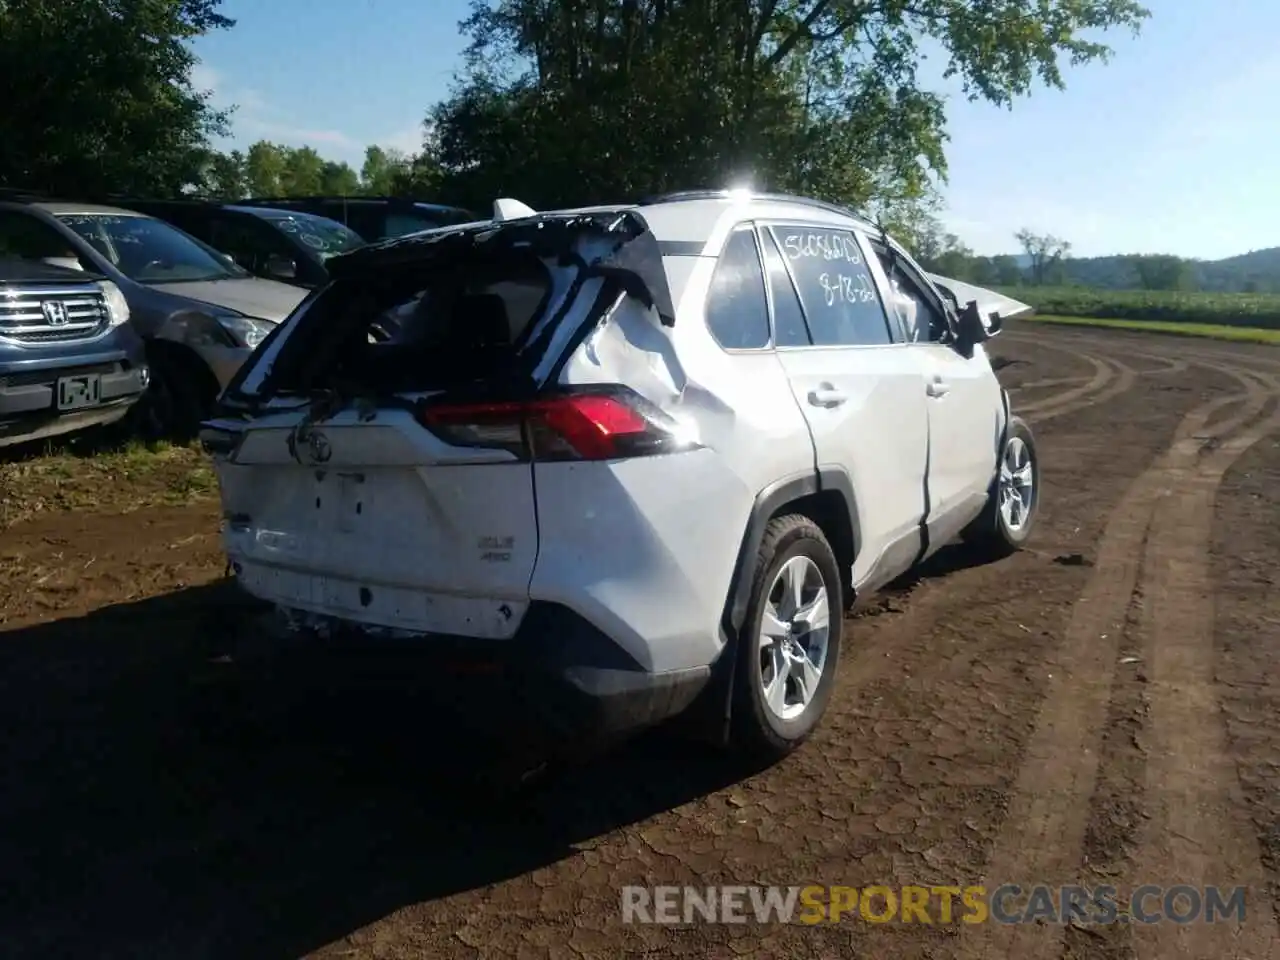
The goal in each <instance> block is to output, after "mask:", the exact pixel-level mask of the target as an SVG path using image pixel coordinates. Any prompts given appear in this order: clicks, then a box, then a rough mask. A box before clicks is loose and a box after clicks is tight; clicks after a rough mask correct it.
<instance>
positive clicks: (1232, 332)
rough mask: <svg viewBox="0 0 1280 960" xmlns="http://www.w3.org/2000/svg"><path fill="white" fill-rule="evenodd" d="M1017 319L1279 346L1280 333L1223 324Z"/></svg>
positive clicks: (1045, 317) (1108, 319)
mask: <svg viewBox="0 0 1280 960" xmlns="http://www.w3.org/2000/svg"><path fill="white" fill-rule="evenodd" d="M1019 319H1021V320H1026V321H1027V322H1030V323H1062V324H1067V325H1069V326H1077V327H1109V328H1112V329H1116V330H1141V331H1145V332H1147V333H1170V334H1173V335H1175V336H1180V337H1207V338H1209V339H1212V340H1233V341H1235V342H1237V343H1269V344H1276V345H1280V330H1264V329H1260V328H1258V327H1228V326H1223V325H1222V324H1214V323H1186V322H1182V321H1179V320H1120V319H1116V318H1114V317H1062V316H1052V315H1040V314H1037V315H1035V316H1030V317H1024V318H1019Z"/></svg>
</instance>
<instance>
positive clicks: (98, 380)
mask: <svg viewBox="0 0 1280 960" xmlns="http://www.w3.org/2000/svg"><path fill="white" fill-rule="evenodd" d="M101 402H102V377H101V376H100V375H98V374H96V373H91V374H88V375H86V376H83V377H59V378H58V409H59V410H79V409H80V408H81V407H96V406H97V405H98V404H99V403H101Z"/></svg>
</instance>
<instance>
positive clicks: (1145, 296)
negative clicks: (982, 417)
mask: <svg viewBox="0 0 1280 960" xmlns="http://www.w3.org/2000/svg"><path fill="white" fill-rule="evenodd" d="M1000 292H1001V293H1004V294H1006V295H1007V296H1010V297H1013V298H1014V299H1015V300H1021V301H1022V302H1023V303H1028V304H1030V305H1031V306H1033V307H1035V309H1036V312H1037V313H1039V314H1043V315H1045V316H1051V317H1089V318H1098V319H1105V320H1142V321H1156V322H1159V323H1161V324H1170V325H1182V324H1208V325H1211V326H1217V327H1253V328H1260V329H1262V330H1268V331H1280V294H1274V293H1200V292H1186V293H1184V292H1178V291H1160V290H1100V289H1096V288H1091V287H1003V288H1001V289H1000Z"/></svg>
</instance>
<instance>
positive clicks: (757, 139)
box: [427, 0, 1148, 206]
mask: <svg viewBox="0 0 1280 960" xmlns="http://www.w3.org/2000/svg"><path fill="white" fill-rule="evenodd" d="M1147 16H1148V14H1147V11H1146V10H1145V9H1144V8H1142V7H1141V6H1139V5H1138V3H1137V2H1136V0H1059V2H1055V3H1052V4H1050V3H1047V2H1042V0H971V2H966V3H959V2H956V0H915V2H913V3H910V4H908V3H904V2H901V0H735V2H725V0H591V2H589V3H588V2H583V0H492V2H486V0H473V5H472V13H471V16H470V17H469V18H468V19H467V20H466V21H464V23H463V29H464V30H465V31H466V33H467V34H468V35H469V37H470V40H471V44H470V48H469V51H468V58H469V59H468V63H467V66H466V69H465V71H464V73H463V75H462V77H461V79H460V82H459V84H458V85H457V87H456V88H455V90H454V91H453V93H452V95H451V97H450V98H449V99H448V100H447V101H445V102H444V103H442V104H440V105H439V106H438V108H436V109H435V110H433V111H432V112H431V114H430V115H429V116H428V118H427V119H428V123H429V124H431V125H432V129H433V133H432V135H431V138H430V139H431V143H430V144H429V152H430V153H431V154H432V156H433V158H434V159H435V160H436V162H437V163H438V164H439V166H440V168H441V170H442V173H443V177H444V187H445V189H446V190H447V191H448V192H450V193H451V194H452V195H453V196H454V198H455V199H457V200H458V201H459V202H463V203H470V204H483V203H487V202H489V201H490V200H491V199H492V198H493V197H494V196H499V195H503V194H507V195H515V196H519V197H521V198H523V199H526V200H527V201H528V202H531V203H533V204H534V205H535V206H538V205H543V204H556V203H567V202H589V201H593V200H604V199H615V200H616V199H619V198H626V197H634V196H637V195H642V194H644V193H647V192H653V191H661V190H667V189H675V188H688V187H694V186H727V185H730V184H732V183H733V182H735V181H741V180H748V181H750V182H751V184H752V185H753V186H756V187H761V188H772V189H776V190H786V191H793V192H799V193H806V194H810V195H814V196H819V197H824V198H826V199H831V200H837V201H842V202H847V203H853V204H866V203H868V202H870V201H872V200H880V199H882V198H884V197H886V196H888V197H892V198H893V199H894V202H898V203H903V202H906V203H910V202H911V201H913V200H917V199H920V198H923V197H926V196H927V195H928V194H929V192H930V189H931V187H932V185H933V183H934V180H935V178H936V177H939V176H943V175H945V170H946V165H945V158H944V153H943V146H944V142H945V130H944V115H943V102H942V100H941V98H939V97H938V96H936V95H935V94H933V93H931V92H929V91H927V90H924V89H922V87H921V84H920V83H919V82H918V79H917V74H916V66H917V62H918V61H919V59H920V53H919V43H920V41H921V39H922V38H924V37H929V38H932V39H933V40H935V41H938V42H940V44H941V45H942V46H943V48H944V49H945V50H946V54H947V56H948V62H949V72H950V73H951V74H954V75H956V76H958V77H959V78H960V79H961V81H962V83H963V85H964V88H965V90H966V92H967V93H968V94H969V95H970V96H971V97H972V98H974V99H984V100H987V101H990V102H993V103H997V104H1005V105H1007V104H1010V103H1012V101H1013V100H1014V99H1016V98H1017V97H1019V96H1021V95H1023V94H1025V93H1027V92H1028V91H1029V90H1030V89H1031V88H1032V86H1033V85H1034V84H1035V83H1036V82H1042V83H1046V84H1049V85H1051V86H1061V85H1062V76H1061V72H1060V69H1059V60H1060V58H1063V57H1065V58H1067V59H1069V60H1071V61H1072V62H1075V63H1082V62H1088V61H1091V60H1097V59H1103V58H1105V57H1106V56H1107V55H1108V54H1109V49H1108V48H1107V47H1106V46H1104V45H1102V44H1101V43H1098V42H1097V41H1096V40H1092V39H1086V36H1094V35H1095V34H1096V32H1097V31H1099V30H1105V29H1107V28H1111V27H1131V28H1134V29H1136V28H1137V27H1138V26H1139V25H1140V24H1141V22H1142V21H1143V20H1144V19H1145V18H1146V17H1147Z"/></svg>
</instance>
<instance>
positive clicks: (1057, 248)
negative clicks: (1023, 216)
mask: <svg viewBox="0 0 1280 960" xmlns="http://www.w3.org/2000/svg"><path fill="white" fill-rule="evenodd" d="M1014 237H1015V238H1016V239H1017V241H1018V242H1019V243H1020V244H1022V249H1023V252H1024V253H1026V255H1027V260H1028V261H1030V263H1029V264H1028V266H1027V272H1028V274H1029V277H1030V280H1031V282H1032V283H1033V284H1035V285H1036V286H1043V285H1044V284H1045V283H1046V282H1047V281H1049V280H1059V279H1060V278H1061V269H1060V268H1061V264H1062V261H1063V259H1064V258H1065V257H1066V256H1067V255H1068V254H1069V253H1070V252H1071V244H1069V243H1068V242H1067V241H1065V240H1060V239H1058V238H1057V237H1055V236H1054V235H1053V234H1051V233H1046V234H1036V233H1032V232H1031V231H1030V230H1027V229H1026V228H1025V227H1024V228H1023V229H1022V230H1019V231H1018V232H1017V233H1015V234H1014Z"/></svg>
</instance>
